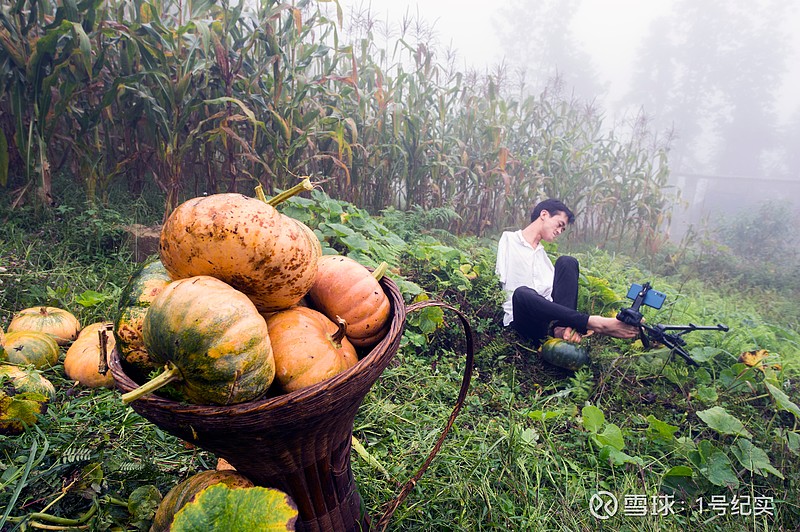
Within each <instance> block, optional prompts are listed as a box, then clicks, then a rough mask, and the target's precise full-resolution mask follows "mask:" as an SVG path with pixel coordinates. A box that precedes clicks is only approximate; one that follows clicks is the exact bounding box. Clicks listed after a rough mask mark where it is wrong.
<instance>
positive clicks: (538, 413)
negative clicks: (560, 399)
mask: <svg viewBox="0 0 800 532" xmlns="http://www.w3.org/2000/svg"><path fill="white" fill-rule="evenodd" d="M563 413H564V412H562V411H552V410H548V411H543V410H533V411H532V412H528V414H527V415H528V417H529V418H531V419H535V420H537V421H547V420H548V419H553V418H554V417H559V416H561V415H562V414H563Z"/></svg>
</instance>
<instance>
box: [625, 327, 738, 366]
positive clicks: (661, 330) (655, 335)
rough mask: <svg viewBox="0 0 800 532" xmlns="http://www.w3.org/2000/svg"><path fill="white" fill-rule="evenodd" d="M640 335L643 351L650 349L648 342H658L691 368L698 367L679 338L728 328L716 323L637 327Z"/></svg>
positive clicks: (723, 330) (726, 330)
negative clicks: (694, 333) (675, 332)
mask: <svg viewBox="0 0 800 532" xmlns="http://www.w3.org/2000/svg"><path fill="white" fill-rule="evenodd" d="M639 327H640V333H639V338H640V339H641V340H642V345H643V346H644V348H645V349H650V342H659V343H662V344H664V345H665V346H667V347H669V348H670V349H671V350H672V352H673V353H678V354H679V355H680V356H682V357H683V359H684V360H686V362H688V363H689V364H691V365H692V366H699V364H698V363H697V362H695V360H694V359H693V358H692V357H691V356H689V353H687V352H686V350H685V349H684V348H683V346H685V345H686V340H684V339H683V338H681V337H682V336H683V335H684V334H686V333H688V332H692V331H722V332H728V326H727V325H722V324H721V323H718V324H716V325H695V324H693V323H690V324H689V325H654V326H652V327H651V326H650V325H645V324H644V323H641V324H640V325H639ZM666 331H680V332H679V333H677V334H669V333H667V332H666Z"/></svg>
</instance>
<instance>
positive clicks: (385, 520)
mask: <svg viewBox="0 0 800 532" xmlns="http://www.w3.org/2000/svg"><path fill="white" fill-rule="evenodd" d="M426 307H442V308H445V309H448V310H452V311H453V312H455V313H456V315H457V316H458V318H459V319H460V320H461V325H462V326H463V327H464V335H465V337H466V340H467V359H466V361H465V362H464V378H463V379H462V380H461V389H460V390H459V392H458V399H457V400H456V404H455V406H454V407H453V411H452V412H451V413H450V417H449V418H448V420H447V423H446V424H445V426H444V430H442V433H441V435H440V436H439V439H438V440H436V444H435V445H434V446H433V449H431V452H430V454H429V455H428V458H427V459H426V460H425V463H423V464H422V467H420V468H419V470H418V471H417V472H416V474H414V476H413V477H411V479H410V480H409V481H408V482H406V483H405V485H403V488H402V489H401V490H400V493H399V494H398V495H397V497H395V498H394V499H392V500H391V501H389V502H388V503H387V504H386V510H385V511H384V513H383V516H381V518H380V519H379V520H378V523H377V529H378V530H381V531H383V530H386V527H387V526H389V520H390V519H391V518H392V515H393V514H394V512H395V510H397V509H398V508H399V507H400V505H401V504H403V501H404V500H405V498H406V497H407V496H408V494H409V493H411V490H412V489H414V486H416V485H417V482H418V481H419V479H420V478H421V477H422V475H423V474H424V473H425V471H426V470H427V469H428V466H430V465H431V462H433V459H434V457H435V456H436V455H437V454H438V453H439V449H441V447H442V444H443V443H444V439H445V437H446V436H447V433H448V432H450V429H451V428H452V426H453V423H454V422H455V420H456V417H457V416H458V413H459V412H460V411H461V407H462V406H464V400H465V399H466V398H467V392H468V391H469V383H470V380H471V379H472V365H473V359H474V340H473V337H472V327H470V324H469V321H467V317H466V316H464V314H463V313H462V312H461V311H460V310H458V309H456V308H455V307H452V306H450V305H448V304H447V303H442V302H440V301H431V300H427V301H420V302H418V303H413V304H411V305H409V306H407V307H406V313H409V312H414V311H415V310H419V309H422V308H426Z"/></svg>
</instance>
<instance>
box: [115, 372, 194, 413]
mask: <svg viewBox="0 0 800 532" xmlns="http://www.w3.org/2000/svg"><path fill="white" fill-rule="evenodd" d="M180 380H183V377H182V376H181V372H180V370H179V369H178V367H177V366H176V365H175V364H173V363H172V362H167V365H166V366H164V373H162V374H161V375H159V376H158V377H155V378H153V379H151V380H149V381H147V382H146V383H144V384H142V385H141V386H139V387H138V388H136V389H135V390H131V391H129V392H128V393H125V394H122V402H123V403H125V404H128V403H131V402H133V401H135V400H137V399H139V398H140V397H142V396H145V395H149V394H151V393H153V392H155V391H156V390H159V389H161V388H163V387H164V386H166V385H167V384H169V383H171V382H173V381H180Z"/></svg>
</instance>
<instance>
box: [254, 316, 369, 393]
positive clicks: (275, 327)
mask: <svg viewBox="0 0 800 532" xmlns="http://www.w3.org/2000/svg"><path fill="white" fill-rule="evenodd" d="M266 318H267V329H268V330H269V339H270V343H271V344H272V354H273V356H274V357H275V380H276V381H278V385H279V386H280V388H281V389H282V390H284V391H286V392H293V391H295V390H299V389H301V388H305V387H307V386H312V385H314V384H316V383H318V382H322V381H324V380H325V379H329V378H330V377H333V376H334V375H337V374H338V373H341V372H342V371H344V370H346V369H348V368H351V367H353V366H354V365H355V364H356V362H358V355H357V354H356V350H355V347H353V345H352V344H351V343H350V341H349V340H348V339H347V338H346V337H345V329H346V326H345V324H344V322H343V321H342V322H340V323H339V324H336V323H333V322H332V321H331V320H329V319H328V318H327V317H326V316H325V315H324V314H322V313H320V312H317V311H316V310H314V309H310V308H308V307H293V308H290V309H287V310H282V311H280V312H275V313H273V314H270V315H268V316H266Z"/></svg>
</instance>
